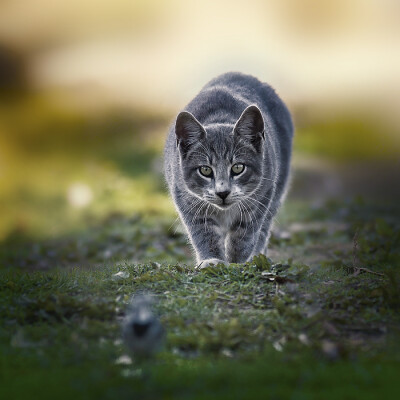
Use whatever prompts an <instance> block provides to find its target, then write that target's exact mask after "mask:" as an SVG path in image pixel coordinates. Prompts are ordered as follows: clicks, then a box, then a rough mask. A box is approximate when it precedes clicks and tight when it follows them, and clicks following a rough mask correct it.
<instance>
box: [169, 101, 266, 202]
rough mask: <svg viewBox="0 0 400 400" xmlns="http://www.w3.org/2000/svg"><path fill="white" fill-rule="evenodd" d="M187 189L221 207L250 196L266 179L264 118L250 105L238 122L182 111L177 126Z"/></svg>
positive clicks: (177, 137)
mask: <svg viewBox="0 0 400 400" xmlns="http://www.w3.org/2000/svg"><path fill="white" fill-rule="evenodd" d="M175 133H176V143H177V146H178V150H179V153H180V162H181V168H182V174H183V177H184V181H185V184H186V186H187V189H188V190H189V191H190V192H191V193H192V194H194V195H195V196H196V197H198V198H200V199H202V200H206V201H207V202H209V203H212V204H214V205H215V206H217V207H218V208H220V209H226V208H229V207H230V206H231V205H233V204H235V203H237V202H239V201H241V200H243V199H245V198H247V197H248V196H249V195H251V194H252V193H253V192H254V191H255V190H256V189H257V187H258V186H259V184H260V183H261V182H262V180H263V149H264V146H263V141H264V121H263V117H262V114H261V112H260V110H259V109H258V107H257V106H255V105H252V106H249V107H247V108H246V109H245V110H244V111H243V113H242V115H241V116H240V118H239V119H238V121H237V122H236V124H235V125H232V124H222V123H221V124H220V123H215V124H208V125H206V126H202V125H201V123H200V122H199V121H198V120H197V119H196V118H195V117H194V116H193V115H192V114H191V113H189V112H186V111H183V112H181V113H180V114H179V115H178V117H177V120H176V125H175Z"/></svg>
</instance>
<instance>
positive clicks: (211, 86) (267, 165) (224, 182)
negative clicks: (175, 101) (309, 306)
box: [164, 72, 293, 267]
mask: <svg viewBox="0 0 400 400" xmlns="http://www.w3.org/2000/svg"><path fill="white" fill-rule="evenodd" d="M292 137H293V124H292V120H291V117H290V113H289V111H288V109H287V108H286V106H285V104H284V103H283V102H282V100H281V99H280V98H279V97H278V95H277V94H276V93H275V92H274V90H273V89H272V88H271V87H270V86H268V85H267V84H265V83H262V82H260V81H259V80H258V79H256V78H254V77H252V76H249V75H244V74H240V73H233V72H232V73H227V74H224V75H221V76H219V77H217V78H215V79H213V80H212V81H211V82H209V83H208V84H207V85H206V86H204V88H203V89H202V90H201V91H200V93H199V94H198V95H197V96H196V97H195V98H194V99H193V100H192V101H191V102H190V103H189V104H188V105H187V106H186V107H185V109H184V111H182V112H181V113H180V114H179V115H178V116H177V119H176V121H175V123H174V124H173V125H172V127H171V129H170V131H169V134H168V138H167V142H166V145H165V152H164V168H165V178H166V181H167V184H168V187H169V191H170V193H171V195H172V198H173V200H174V203H175V206H176V208H177V210H178V212H179V215H180V217H181V220H182V222H183V223H184V225H185V227H186V229H187V232H188V235H189V238H190V241H191V243H192V245H193V247H194V249H195V251H196V257H197V262H198V263H199V264H200V265H201V267H204V266H207V265H209V264H211V263H214V264H217V263H219V262H223V263H227V262H245V261H247V260H249V259H251V258H252V257H253V256H254V255H257V254H259V253H264V254H266V252H267V246H268V239H269V231H270V228H271V223H272V220H273V218H274V216H275V215H276V213H277V211H278V208H279V206H280V204H281V201H282V199H283V197H284V194H285V190H286V187H287V183H288V177H289V166H290V157H291V148H292ZM236 163H241V164H244V165H245V169H244V171H243V172H242V173H241V174H239V175H236V176H234V175H233V174H232V171H231V167H232V165H234V164H236ZM201 166H209V167H211V168H212V171H213V172H212V174H213V175H212V177H205V176H203V175H202V174H201V173H200V171H199V167H201ZM202 171H204V170H202ZM206 171H207V170H206ZM217 193H219V195H218V194H217ZM228 193H229V194H228ZM227 194H228V195H227ZM224 196H227V197H226V198H225V199H224Z"/></svg>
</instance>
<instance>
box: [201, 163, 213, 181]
mask: <svg viewBox="0 0 400 400" xmlns="http://www.w3.org/2000/svg"><path fill="white" fill-rule="evenodd" d="M199 171H200V173H201V174H202V175H203V176H206V177H207V178H211V176H212V169H211V167H208V166H207V165H202V166H201V167H200V168H199Z"/></svg>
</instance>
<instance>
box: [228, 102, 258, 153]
mask: <svg viewBox="0 0 400 400" xmlns="http://www.w3.org/2000/svg"><path fill="white" fill-rule="evenodd" d="M233 132H234V136H235V139H236V138H242V139H244V140H247V141H249V142H250V143H251V144H252V145H253V146H254V147H255V148H256V150H257V151H261V143H262V140H263V139H264V120H263V117H262V114H261V111H260V109H259V108H258V107H257V106H255V105H252V106H248V107H247V108H246V109H245V110H244V111H243V113H242V115H241V116H240V118H239V119H238V121H237V122H236V125H235V128H234V130H233Z"/></svg>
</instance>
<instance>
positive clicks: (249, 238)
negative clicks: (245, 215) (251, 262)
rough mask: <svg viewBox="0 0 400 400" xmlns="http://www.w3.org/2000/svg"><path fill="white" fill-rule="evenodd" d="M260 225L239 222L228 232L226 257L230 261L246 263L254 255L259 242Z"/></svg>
mask: <svg viewBox="0 0 400 400" xmlns="http://www.w3.org/2000/svg"><path fill="white" fill-rule="evenodd" d="M258 236H259V226H257V224H255V223H254V221H253V222H252V223H238V224H237V225H236V226H235V225H234V226H233V227H232V229H231V231H230V232H229V234H228V237H227V241H226V258H227V260H228V261H229V262H234V263H244V262H246V261H248V259H249V258H250V257H251V256H252V254H253V251H254V248H255V246H256V244H257V242H258Z"/></svg>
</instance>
